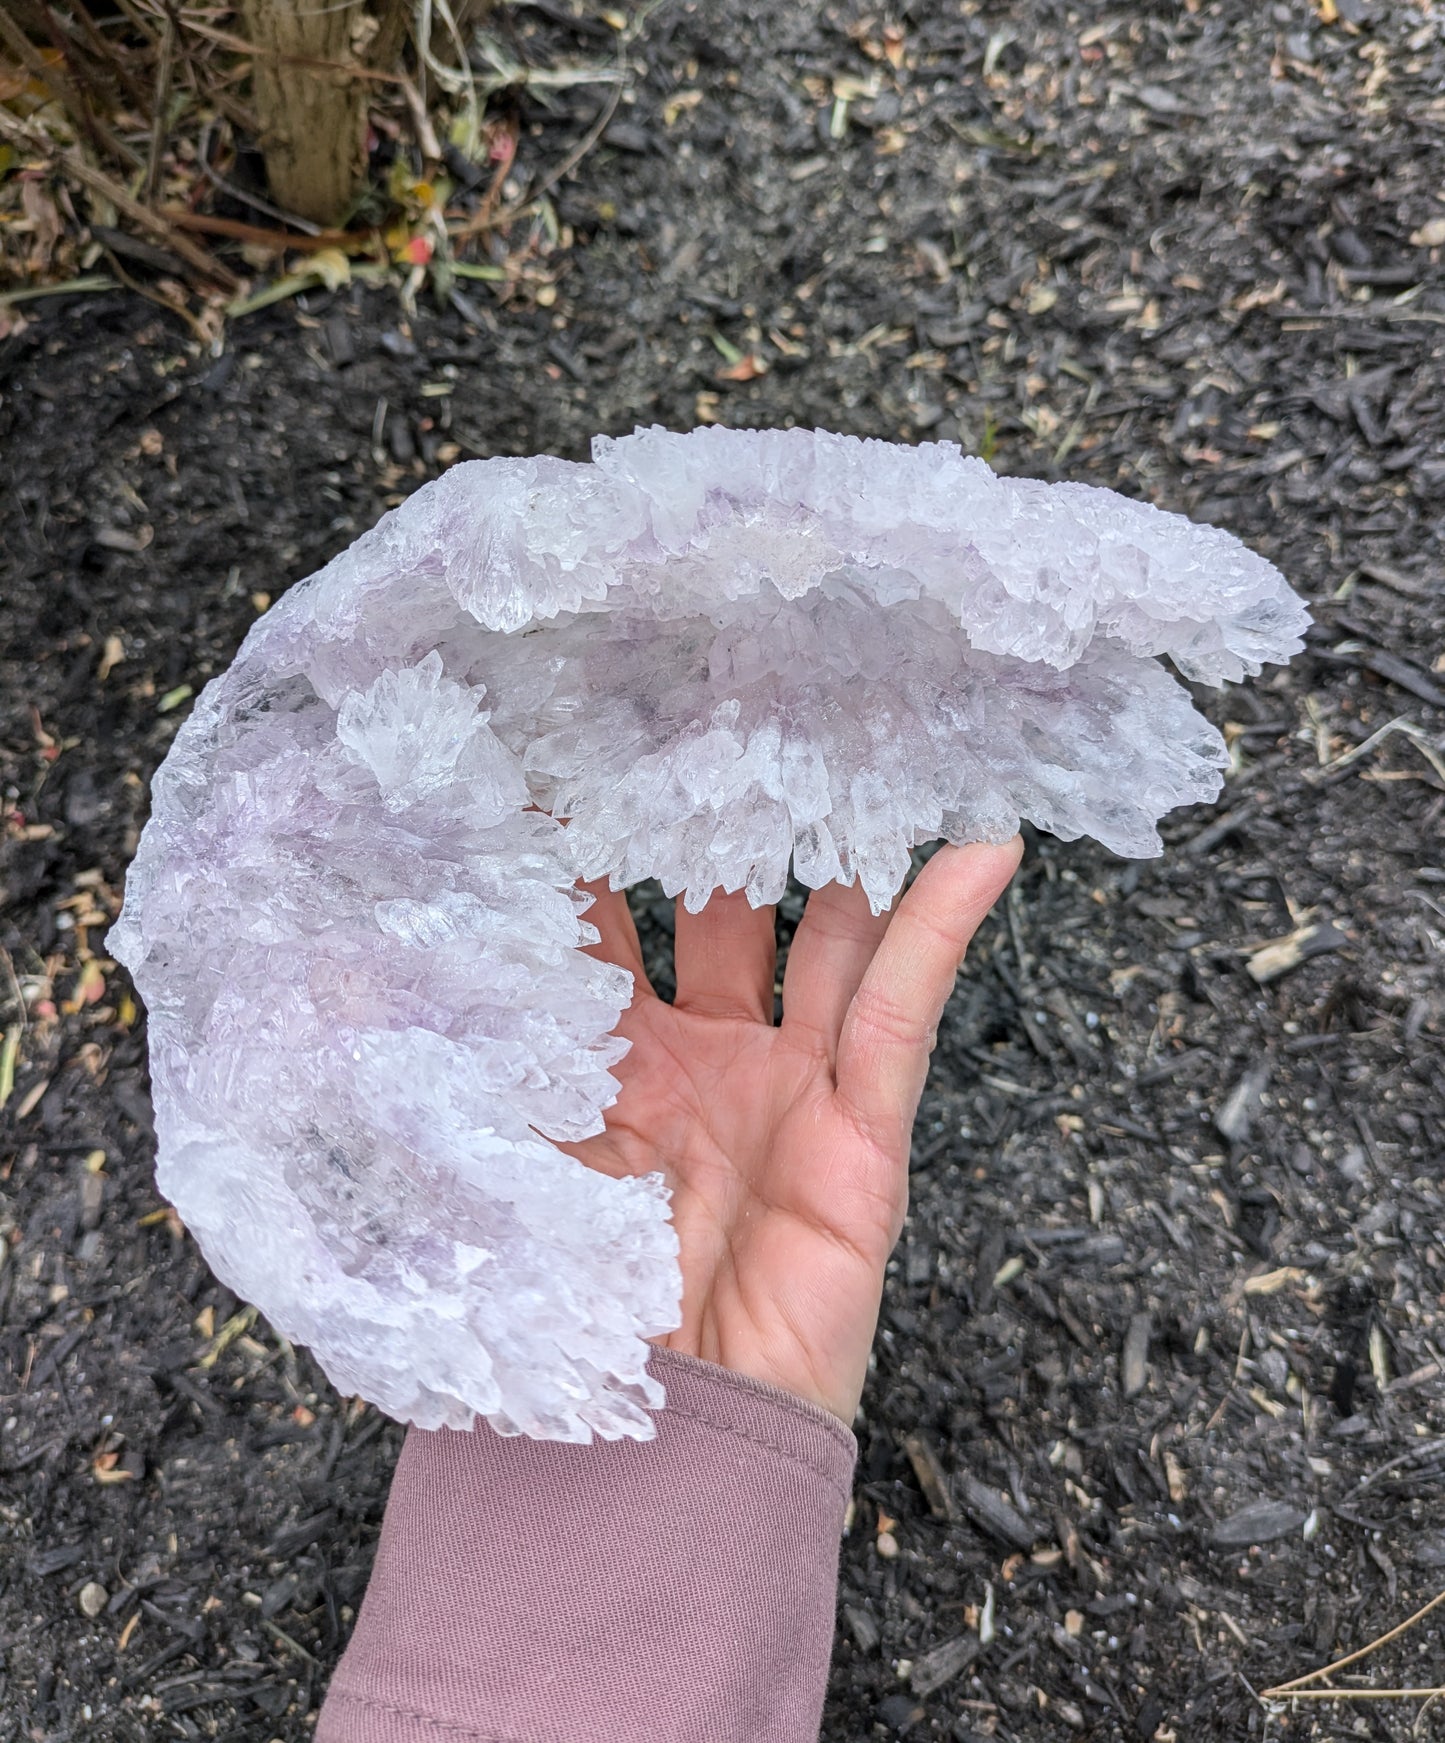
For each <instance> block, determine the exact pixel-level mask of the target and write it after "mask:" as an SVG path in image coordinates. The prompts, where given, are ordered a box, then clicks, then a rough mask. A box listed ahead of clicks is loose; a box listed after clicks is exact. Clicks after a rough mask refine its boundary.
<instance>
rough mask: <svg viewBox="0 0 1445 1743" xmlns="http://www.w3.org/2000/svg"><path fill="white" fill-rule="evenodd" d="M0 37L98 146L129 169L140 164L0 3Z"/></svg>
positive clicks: (134, 155)
mask: <svg viewBox="0 0 1445 1743" xmlns="http://www.w3.org/2000/svg"><path fill="white" fill-rule="evenodd" d="M0 38H3V39H4V41H5V42H7V43H8V44H9V45H10V49H11V52H12V53H14V54H15V55H17V56H18V57H19V60H20V63H21V65H22V66H24V67H25V68H27V70H28V71H29V72H30V73H31V74H32V75H33V76H34V77H35V78H37V79H38V80H39V81H40V83H41V84H42V85H44V86H45V88H46V89H47V90H48V91H50V92H52V93H53V94H54V96H55V97H56V98H57V99H58V101H59V103H60V105H61V107H62V108H63V109H64V110H65V111H66V113H67V114H68V115H69V116H70V118H71V120H72V121H73V122H74V123H75V124H76V126H77V127H79V128H80V129H81V130H82V131H83V132H85V133H88V134H89V135H90V137H91V139H92V140H93V141H94V143H95V144H96V145H97V146H98V147H99V149H100V150H102V151H104V152H106V153H108V154H109V155H110V156H111V157H113V158H115V159H116V160H117V161H118V162H120V163H123V164H126V165H128V167H129V168H131V169H139V168H140V159H139V158H138V157H137V156H136V154H135V153H134V152H133V151H132V150H131V148H130V147H129V146H128V145H127V144H126V143H125V141H124V140H121V139H118V138H117V137H116V136H115V134H114V133H113V132H112V131H111V129H110V127H109V126H108V125H107V124H106V123H105V122H104V121H102V120H101V118H100V117H99V116H98V115H96V114H94V113H93V112H92V111H91V108H90V105H89V104H88V103H87V102H86V101H85V100H84V98H83V97H82V96H81V94H80V92H79V91H77V90H76V88H75V86H74V85H72V84H71V82H70V79H69V78H68V77H67V75H66V74H65V73H63V72H62V71H61V69H60V67H59V66H58V65H52V64H51V63H50V62H49V61H47V60H46V58H45V56H44V55H43V54H41V53H40V51H39V49H37V48H36V46H35V44H34V43H33V42H31V40H30V38H29V37H28V36H26V34H25V32H24V31H23V30H21V29H20V27H19V26H18V25H17V24H15V23H14V21H13V20H12V19H11V18H10V16H9V14H8V13H7V12H6V11H5V10H4V8H3V7H0Z"/></svg>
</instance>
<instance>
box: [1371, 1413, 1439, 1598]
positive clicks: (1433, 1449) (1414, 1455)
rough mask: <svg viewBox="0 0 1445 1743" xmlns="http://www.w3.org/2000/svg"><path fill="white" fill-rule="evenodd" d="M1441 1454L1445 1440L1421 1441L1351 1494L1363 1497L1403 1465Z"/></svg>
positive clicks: (1374, 1471) (1377, 1471) (1376, 1470)
mask: <svg viewBox="0 0 1445 1743" xmlns="http://www.w3.org/2000/svg"><path fill="white" fill-rule="evenodd" d="M1440 1452H1445V1439H1442V1440H1425V1441H1421V1442H1420V1444H1419V1445H1418V1446H1412V1447H1411V1448H1410V1449H1409V1450H1408V1451H1407V1452H1402V1453H1400V1454H1399V1455H1398V1456H1397V1457H1395V1458H1393V1459H1387V1460H1386V1461H1385V1463H1384V1464H1382V1465H1377V1466H1376V1467H1375V1469H1374V1470H1373V1471H1371V1472H1370V1474H1369V1476H1367V1477H1361V1479H1360V1480H1359V1482H1358V1483H1356V1484H1355V1486H1354V1488H1353V1489H1351V1490H1350V1494H1351V1495H1362V1494H1363V1493H1364V1492H1365V1490H1366V1489H1368V1488H1369V1487H1370V1485H1371V1484H1372V1483H1378V1482H1379V1480H1380V1478H1381V1477H1387V1476H1389V1474H1390V1472H1391V1471H1398V1470H1399V1468H1400V1466H1401V1465H1413V1464H1414V1463H1416V1461H1417V1460H1419V1459H1423V1458H1433V1457H1434V1456H1435V1454H1436V1453H1440ZM1435 1601H1436V1603H1439V1601H1440V1600H1439V1599H1438V1598H1437V1599H1436V1600H1435Z"/></svg>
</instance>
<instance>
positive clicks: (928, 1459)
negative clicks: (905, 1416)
mask: <svg viewBox="0 0 1445 1743" xmlns="http://www.w3.org/2000/svg"><path fill="white" fill-rule="evenodd" d="M903 1450H904V1452H906V1453H907V1454H908V1462H909V1464H911V1465H912V1466H913V1474H914V1476H915V1477H917V1479H918V1486H919V1488H920V1489H922V1491H923V1498H924V1500H925V1501H927V1503H928V1511H929V1512H930V1513H931V1514H932V1515H933V1517H934V1518H935V1519H957V1517H958V1509H957V1508H956V1507H955V1506H954V1503H953V1491H952V1490H951V1489H950V1488H949V1486H948V1473H947V1472H946V1471H945V1470H944V1468H943V1465H942V1462H941V1461H940V1459H939V1457H938V1454H937V1452H936V1451H935V1450H934V1446H933V1443H932V1441H930V1440H929V1438H928V1436H927V1435H926V1434H910V1435H908V1436H907V1437H906V1438H905V1440H904V1442H903Z"/></svg>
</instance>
